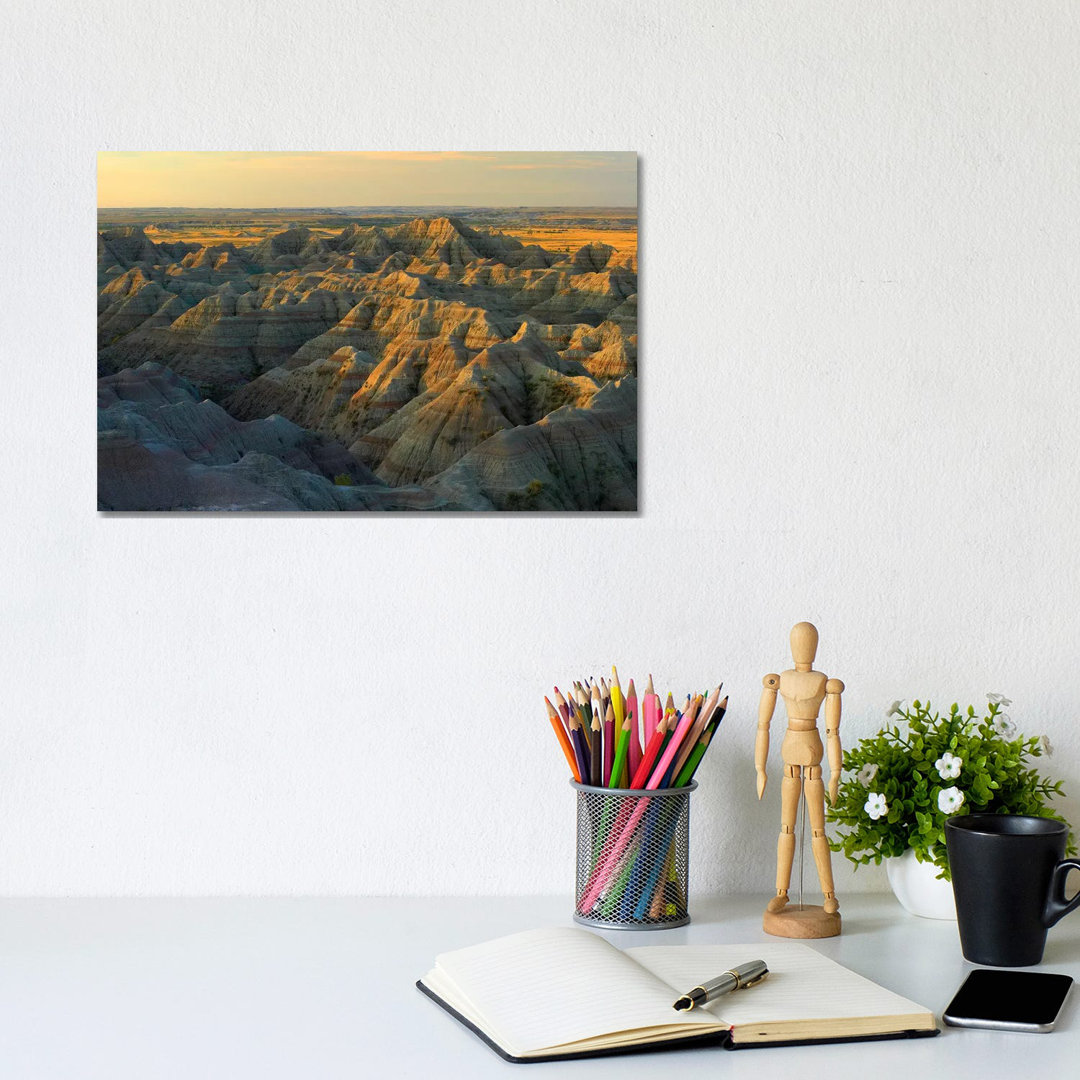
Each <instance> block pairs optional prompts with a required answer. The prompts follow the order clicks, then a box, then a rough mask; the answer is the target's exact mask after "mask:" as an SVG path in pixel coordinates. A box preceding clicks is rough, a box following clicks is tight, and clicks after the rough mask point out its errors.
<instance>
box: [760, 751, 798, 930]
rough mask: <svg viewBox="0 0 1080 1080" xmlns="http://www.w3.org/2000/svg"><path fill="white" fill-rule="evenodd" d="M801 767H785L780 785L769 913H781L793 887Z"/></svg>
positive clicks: (767, 908)
mask: <svg viewBox="0 0 1080 1080" xmlns="http://www.w3.org/2000/svg"><path fill="white" fill-rule="evenodd" d="M801 771H802V770H801V767H800V766H798V765H785V766H784V779H783V780H782V781H781V784H780V838H779V840H777V842H776V895H775V896H774V897H773V898H772V899H771V900H770V901H769V903H768V905H767V907H766V910H767V911H780V910H782V909H783V907H784V906H785V905H786V904H787V902H788V888H789V886H790V885H791V864H792V863H793V862H794V860H795V818H796V815H797V814H798V812H799V796H800V795H801V794H802V777H801V775H800V774H801Z"/></svg>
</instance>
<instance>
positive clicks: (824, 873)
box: [806, 765, 840, 914]
mask: <svg viewBox="0 0 1080 1080" xmlns="http://www.w3.org/2000/svg"><path fill="white" fill-rule="evenodd" d="M806 771H807V778H806V809H807V813H808V816H809V818H810V845H811V847H812V849H813V852H814V863H815V865H816V866H817V874H818V880H819V881H820V882H821V891H822V892H823V893H824V894H825V910H826V912H828V913H830V914H831V913H832V912H834V911H838V910H839V909H840V904H839V903H838V902H837V899H836V892H835V891H834V888H833V876H832V859H831V857H830V854H829V841H828V838H827V837H826V836H825V784H824V781H822V779H821V766H820V765H811V766H810V767H809V768H808V769H807V770H806Z"/></svg>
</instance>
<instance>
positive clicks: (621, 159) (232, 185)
mask: <svg viewBox="0 0 1080 1080" xmlns="http://www.w3.org/2000/svg"><path fill="white" fill-rule="evenodd" d="M636 204H637V155H636V154H633V153H624V152H612V153H607V152H605V153H591V152H580V153H564V152H558V153H525V152H519V151H513V152H490V153H481V152H476V153H473V152H457V151H448V152H430V153H429V152H387V153H375V152H368V151H343V152H311V153H308V152H282V153H265V152H261V151H235V152H234V151H109V152H102V153H99V154H98V206H99V207H126V206H185V207H196V206H203V207H206V206H212V207H244V208H253V207H267V206H289V207H300V206H635V205H636Z"/></svg>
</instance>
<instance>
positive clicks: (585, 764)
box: [570, 713, 589, 777]
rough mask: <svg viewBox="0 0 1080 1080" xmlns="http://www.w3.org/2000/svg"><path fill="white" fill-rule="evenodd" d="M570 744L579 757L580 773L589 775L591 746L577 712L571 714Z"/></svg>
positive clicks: (583, 775)
mask: <svg viewBox="0 0 1080 1080" xmlns="http://www.w3.org/2000/svg"><path fill="white" fill-rule="evenodd" d="M570 744H571V745H572V746H573V748H574V756H575V757H576V758H577V766H578V775H579V776H582V777H587V776H588V775H589V747H588V744H587V743H586V742H585V735H584V734H583V732H582V730H581V721H580V720H579V719H578V716H577V713H571V714H570Z"/></svg>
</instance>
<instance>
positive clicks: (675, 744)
mask: <svg viewBox="0 0 1080 1080" xmlns="http://www.w3.org/2000/svg"><path fill="white" fill-rule="evenodd" d="M693 723H694V717H693V714H692V713H690V712H687V714H686V715H685V716H684V717H683V718H682V719H681V720H680V721H679V726H678V727H677V728H676V729H675V734H674V735H672V736H671V742H669V743H668V744H667V748H666V749H665V750H664V752H663V754H661V755H660V760H659V761H658V762H657V765H656V768H655V769H653V774H652V776H650V777H649V782H648V783H647V784H646V785H645V790H646V791H655V790H656V789H657V788H658V787H659V786H660V781H661V780H663V778H664V773H666V772H667V768H668V766H669V765H670V764H671V762H672V759H673V758H674V757H675V755H676V754H677V753H678V752H679V746H680V745H681V744H682V741H683V739H685V738H686V733H687V732H688V731H689V730H690V728H691V726H692V725H693ZM651 801H652V800H651V799H639V800H638V804H637V806H636V807H635V808H634V812H633V813H632V814H631V815H630V817H629V819H628V820H627V822H626V825H625V826H624V828H623V831H622V832H621V833H620V835H619V839H618V840H617V841H616V842H615V845H614V846H613V847H612V849H611V850H610V851H609V852H608V854H607V856H606V858H605V859H604V861H603V863H602V864H601V866H600V867H599V869H598V870H597V871H596V873H594V874H593V880H592V881H591V882H590V885H589V889H588V892H586V894H585V898H584V900H582V902H581V906H580V908H579V909H578V910H580V911H589V910H590V909H591V908H592V906H593V905H594V904H595V903H596V901H597V899H598V898H599V896H600V894H601V893H602V892H603V891H604V888H605V887H606V886H607V884H608V882H609V881H610V878H611V870H612V868H613V867H615V866H616V865H617V864H618V861H619V856H621V855H622V853H623V852H624V851H625V850H626V845H627V844H629V843H630V840H631V838H632V837H633V835H634V830H635V829H636V828H637V824H638V822H639V821H640V820H641V818H642V816H643V815H644V813H645V811H646V810H647V809H648V806H649V803H650V802H651Z"/></svg>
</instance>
